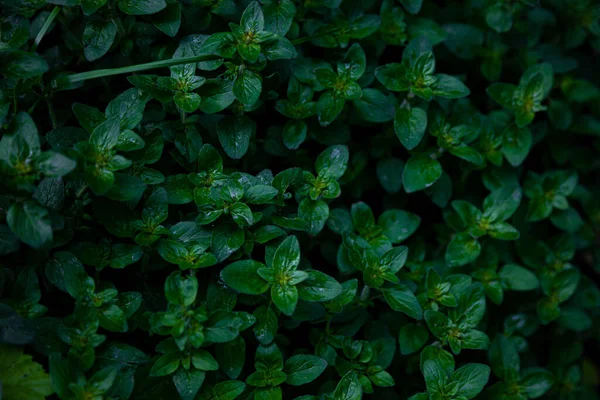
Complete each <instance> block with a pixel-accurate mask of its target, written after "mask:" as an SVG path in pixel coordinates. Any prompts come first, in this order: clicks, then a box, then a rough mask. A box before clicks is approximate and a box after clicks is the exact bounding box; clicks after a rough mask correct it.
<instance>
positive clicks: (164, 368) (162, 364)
mask: <svg viewBox="0 0 600 400" xmlns="http://www.w3.org/2000/svg"><path fill="white" fill-rule="evenodd" d="M179 358H180V354H179V353H167V354H163V355H162V356H160V357H159V358H158V359H157V360H156V361H155V362H154V364H153V365H152V369H151V370H150V376H166V375H171V374H172V373H173V372H175V371H177V368H179Z"/></svg>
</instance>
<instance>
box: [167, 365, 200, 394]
mask: <svg viewBox="0 0 600 400" xmlns="http://www.w3.org/2000/svg"><path fill="white" fill-rule="evenodd" d="M205 376H206V372H204V371H198V370H194V369H189V370H185V369H184V368H179V369H178V370H177V372H176V373H175V374H174V375H173V383H174V384H175V387H176V388H177V393H179V396H180V397H181V400H194V399H195V398H196V395H197V394H198V392H199V391H200V388H201V387H202V384H203V383H204V377H205Z"/></svg>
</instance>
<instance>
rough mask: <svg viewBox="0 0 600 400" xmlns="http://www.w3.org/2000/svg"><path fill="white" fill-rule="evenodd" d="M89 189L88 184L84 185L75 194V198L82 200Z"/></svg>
mask: <svg viewBox="0 0 600 400" xmlns="http://www.w3.org/2000/svg"><path fill="white" fill-rule="evenodd" d="M87 188H88V185H87V184H84V185H83V186H82V187H81V188H80V189H79V190H78V191H77V193H76V194H75V198H77V199H78V198H80V197H81V196H83V193H84V192H85V190H86V189H87Z"/></svg>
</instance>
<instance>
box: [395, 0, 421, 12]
mask: <svg viewBox="0 0 600 400" xmlns="http://www.w3.org/2000/svg"><path fill="white" fill-rule="evenodd" d="M400 4H402V7H404V9H405V10H406V11H407V12H409V13H411V14H417V13H418V12H419V11H420V10H421V7H422V6H423V0H400Z"/></svg>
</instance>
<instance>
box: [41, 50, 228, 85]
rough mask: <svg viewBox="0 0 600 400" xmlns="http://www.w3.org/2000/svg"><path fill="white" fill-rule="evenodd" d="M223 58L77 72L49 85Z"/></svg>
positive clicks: (173, 60)
mask: <svg viewBox="0 0 600 400" xmlns="http://www.w3.org/2000/svg"><path fill="white" fill-rule="evenodd" d="M221 58H223V57H220V56H217V55H212V54H211V55H201V56H191V57H181V58H171V59H168V60H159V61H152V62H148V63H143V64H136V65H130V66H127V67H120V68H110V69H97V70H95V71H87V72H79V73H77V74H72V75H67V76H64V77H61V78H59V79H57V80H54V81H52V83H51V85H52V87H53V88H55V89H56V88H59V87H60V86H61V84H67V85H68V84H72V83H76V82H83V81H87V80H89V79H96V78H103V77H106V76H113V75H121V74H129V73H132V72H140V71H147V70H149V69H157V68H166V67H172V66H174V65H181V64H193V63H197V62H201V61H213V60H218V59H221Z"/></svg>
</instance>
